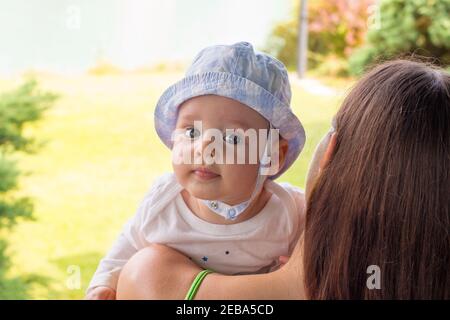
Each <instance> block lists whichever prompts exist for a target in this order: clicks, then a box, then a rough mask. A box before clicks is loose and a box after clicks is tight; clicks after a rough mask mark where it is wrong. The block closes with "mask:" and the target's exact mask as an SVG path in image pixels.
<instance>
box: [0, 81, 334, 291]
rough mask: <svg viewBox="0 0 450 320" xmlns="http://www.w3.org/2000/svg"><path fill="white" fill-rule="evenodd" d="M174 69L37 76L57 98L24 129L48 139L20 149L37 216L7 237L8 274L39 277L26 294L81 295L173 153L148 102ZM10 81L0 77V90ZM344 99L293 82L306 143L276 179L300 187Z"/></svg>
mask: <svg viewBox="0 0 450 320" xmlns="http://www.w3.org/2000/svg"><path fill="white" fill-rule="evenodd" d="M180 76H181V75H180V74H123V75H105V76H92V75H91V76H89V75H83V76H76V77H67V76H65V77H63V76H56V75H48V74H47V75H43V74H42V75H38V76H37V80H38V81H39V83H40V85H41V88H43V89H46V90H51V91H54V92H57V93H59V94H60V95H61V98H60V100H59V101H58V102H57V103H56V105H55V106H54V107H53V108H52V109H51V110H49V111H48V112H47V114H46V117H45V119H44V120H43V121H41V122H40V124H39V125H38V126H36V127H33V128H28V129H27V133H28V134H32V135H35V136H37V137H39V138H40V139H43V140H45V141H47V143H46V145H45V146H44V148H43V149H41V150H40V152H39V153H38V154H36V155H31V156H30V155H26V156H21V157H20V158H19V160H20V166H21V168H22V169H23V170H25V171H27V172H29V173H30V174H29V175H27V176H25V177H23V178H22V180H21V193H24V194H26V195H30V196H31V197H33V199H34V201H35V212H34V216H35V218H36V220H35V221H23V222H21V223H20V224H19V225H18V226H17V227H16V228H15V229H14V230H13V231H12V232H11V233H10V234H8V235H7V240H8V241H9V250H8V253H9V255H10V256H11V259H12V263H13V264H12V268H11V272H10V276H11V277H20V278H22V279H33V278H37V279H39V281H34V282H31V283H32V284H30V286H29V297H31V298H34V299H49V298H50V299H80V298H82V297H83V296H84V290H85V289H86V287H87V285H88V283H89V280H90V278H91V276H92V274H93V272H94V271H95V268H96V266H97V263H98V261H99V260H100V258H101V257H102V256H103V255H104V254H105V252H106V251H107V250H108V249H109V247H110V246H111V244H112V242H113V240H114V239H115V238H116V236H117V235H118V233H119V231H120V229H121V227H122V225H123V224H124V223H125V221H126V220H127V219H128V218H129V217H130V216H131V215H133V214H134V212H135V210H136V208H137V206H138V204H139V202H140V199H141V198H142V197H143V195H144V193H145V192H146V190H147V189H148V188H149V187H150V185H151V183H152V181H153V180H154V179H155V178H156V177H157V176H158V175H160V174H161V173H163V172H166V171H170V170H171V164H170V152H169V150H167V149H166V148H165V147H164V145H163V144H162V143H161V142H160V141H159V139H158V137H157V135H156V133H155V131H154V128H153V108H154V106H155V104H156V101H157V99H158V98H159V95H160V94H161V93H162V91H163V90H164V88H166V87H167V85H169V84H170V83H172V82H174V81H175V80H176V79H178V78H179V77H180ZM16 82H17V81H16ZM16 82H14V81H13V82H11V81H6V80H0V90H4V89H6V88H9V87H11V86H12V85H13V84H15V83H16ZM341 100H342V98H341V97H340V96H332V97H324V96H316V95H311V94H309V93H307V92H305V91H304V90H302V89H299V88H298V87H296V86H294V87H293V101H292V102H293V103H292V105H293V108H294V111H295V113H296V114H297V115H298V116H299V117H300V119H301V121H302V122H303V124H304V127H305V130H306V134H307V142H306V145H305V148H304V150H303V152H302V154H301V155H300V157H299V159H298V161H297V162H296V163H295V164H294V166H293V167H292V168H291V169H290V170H289V171H288V172H287V173H286V174H285V175H284V176H282V177H281V178H280V179H279V181H289V182H291V183H292V184H295V185H298V186H301V187H304V184H305V176H306V172H307V168H308V164H309V161H310V159H311V156H312V154H313V151H314V148H315V146H316V144H317V142H318V141H319V140H320V138H321V137H322V135H323V134H324V133H325V132H326V131H327V130H328V129H329V124H330V121H331V118H332V116H333V115H334V113H335V111H336V110H337V108H338V106H339V104H340V102H341ZM70 266H77V267H79V269H80V271H81V288H80V289H69V288H68V287H67V285H66V283H67V281H68V279H70V276H71V274H70V272H69V271H70V269H68V268H70ZM11 296H14V292H11Z"/></svg>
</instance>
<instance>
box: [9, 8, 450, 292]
mask: <svg viewBox="0 0 450 320" xmlns="http://www.w3.org/2000/svg"><path fill="white" fill-rule="evenodd" d="M238 41H248V42H251V43H252V44H253V45H254V46H255V48H256V49H258V50H262V51H265V52H267V53H269V54H271V55H273V56H275V57H277V58H278V59H280V60H281V61H282V62H284V63H285V64H286V66H287V67H288V69H289V71H290V80H291V85H292V93H293V97H292V107H293V109H294V111H295V113H296V114H297V115H298V116H299V118H300V119H301V121H302V122H303V124H304V126H305V130H306V135H307V142H306V146H305V148H304V150H303V152H302V154H301V155H300V157H299V159H298V160H297V161H296V163H295V164H294V166H293V167H292V168H291V169H290V170H289V171H288V172H287V173H286V174H285V175H283V176H282V177H281V178H279V179H278V180H279V181H288V182H290V183H292V184H295V185H297V186H300V187H302V188H303V187H304V184H305V176H306V172H307V169H308V163H309V161H310V159H311V156H312V153H313V151H314V148H315V146H316V144H317V143H318V141H319V140H320V138H321V136H322V135H323V134H324V133H325V132H326V131H327V130H328V129H329V125H330V121H331V118H332V117H333V115H334V113H335V112H336V110H337V109H338V108H339V105H340V104H341V103H342V101H343V98H344V97H345V94H346V93H347V92H348V90H349V89H350V88H351V86H352V84H353V83H354V82H355V81H356V80H357V79H358V77H359V76H360V75H361V74H362V73H363V72H364V70H366V69H367V68H370V66H372V65H374V64H376V63H377V62H380V61H384V60H387V59H390V58H395V57H405V56H411V55H412V56H416V57H422V59H424V57H425V59H427V60H428V61H431V62H433V63H435V64H438V65H441V66H443V67H445V68H449V65H450V0H378V1H377V0H359V1H358V0H326V1H325V0H309V1H305V0H303V1H299V0H294V1H293V0H190V1H182V0H128V1H125V0H108V1H107V0H90V1H88V0H70V1H69V0H15V1H13V0H9V1H8V0H0V299H81V298H83V296H84V291H85V290H86V287H87V285H88V283H89V280H90V278H91V276H92V274H93V272H94V271H95V268H96V266H97V264H98V262H99V260H100V259H101V257H102V256H103V255H104V254H105V252H106V251H107V250H108V249H109V247H110V246H111V244H112V242H113V241H114V239H115V238H116V237H117V235H118V233H119V232H120V229H121V227H122V226H123V224H124V223H125V221H126V220H127V219H128V218H129V217H130V216H132V215H133V214H134V212H135V210H136V209H137V206H138V204H139V202H140V200H141V199H142V197H143V196H144V194H145V192H146V191H147V189H148V188H149V187H150V186H151V184H152V182H153V180H154V179H155V178H156V177H157V176H159V175H160V174H162V173H164V172H167V171H171V163H170V159H171V158H170V151H169V150H167V149H166V148H165V147H164V145H163V144H162V143H161V142H160V141H159V139H158V137H157V135H156V133H155V131H154V128H153V110H154V106H155V104H156V102H157V100H158V98H159V96H160V95H161V93H162V92H163V91H164V89H165V88H167V86H169V85H170V84H171V83H173V82H175V81H177V80H178V79H180V78H181V77H182V76H183V72H184V71H185V70H186V68H187V66H188V65H189V63H190V61H191V60H192V59H193V57H194V55H195V54H196V53H197V52H198V51H200V50H201V49H202V48H203V47H206V46H209V45H213V44H232V43H234V42H238Z"/></svg>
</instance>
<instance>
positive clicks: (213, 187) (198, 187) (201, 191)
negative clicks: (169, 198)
mask: <svg viewBox="0 0 450 320" xmlns="http://www.w3.org/2000/svg"><path fill="white" fill-rule="evenodd" d="M215 180H216V181H212V180H210V181H207V182H204V181H196V180H195V179H192V178H191V179H189V182H188V183H187V184H186V185H184V186H183V187H184V189H186V191H187V192H189V194H190V195H191V196H192V197H194V198H197V199H202V200H217V199H218V198H219V197H220V195H221V194H222V192H221V187H220V182H219V181H217V180H218V179H215Z"/></svg>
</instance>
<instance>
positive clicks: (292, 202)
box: [269, 181, 306, 223]
mask: <svg viewBox="0 0 450 320" xmlns="http://www.w3.org/2000/svg"><path fill="white" fill-rule="evenodd" d="M269 188H270V190H271V191H272V192H273V193H274V194H275V195H276V196H277V197H278V198H279V199H280V201H282V203H283V205H284V206H285V207H286V208H287V210H286V213H287V215H288V216H289V219H290V220H292V221H294V222H295V223H297V222H298V221H303V220H304V217H305V213H306V201H305V192H304V191H303V190H302V189H301V188H299V187H296V186H293V185H292V184H290V183H288V182H279V183H277V182H274V181H271V182H270V183H269Z"/></svg>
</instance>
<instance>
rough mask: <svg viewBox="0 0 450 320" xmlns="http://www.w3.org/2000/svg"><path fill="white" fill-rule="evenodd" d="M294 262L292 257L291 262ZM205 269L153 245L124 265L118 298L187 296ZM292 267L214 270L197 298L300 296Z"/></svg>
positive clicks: (174, 251) (174, 252) (118, 287)
mask: <svg viewBox="0 0 450 320" xmlns="http://www.w3.org/2000/svg"><path fill="white" fill-rule="evenodd" d="M291 262H292V258H291V259H290V262H288V264H289V263H291ZM201 270H202V269H201V268H199V267H198V266H197V265H196V264H194V263H193V262H192V261H191V260H189V259H188V258H187V257H185V256H184V255H182V254H181V253H179V252H178V251H176V250H174V249H171V248H169V247H166V246H163V245H157V244H155V245H151V246H149V247H147V248H145V249H143V250H141V251H139V252H138V253H137V254H136V255H134V256H133V257H132V258H131V259H130V261H129V262H128V263H127V264H126V265H125V267H124V268H123V270H122V272H121V274H120V277H119V283H118V286H117V299H184V297H185V296H186V293H187V292H188V290H189V288H190V286H191V284H192V281H193V280H194V278H195V277H196V275H197V274H198V273H199V272H200V271H201ZM290 270H291V268H286V266H285V267H283V268H282V269H279V270H277V271H275V272H271V273H267V274H258V275H239V276H226V275H221V274H217V273H212V274H209V275H208V276H206V278H205V279H204V280H203V282H202V284H201V286H200V289H199V291H198V292H197V295H196V297H195V298H196V299H217V300H222V299H301V298H302V296H303V294H302V292H301V291H300V290H298V285H297V284H296V281H297V279H296V280H295V281H292V273H291V272H290Z"/></svg>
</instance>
